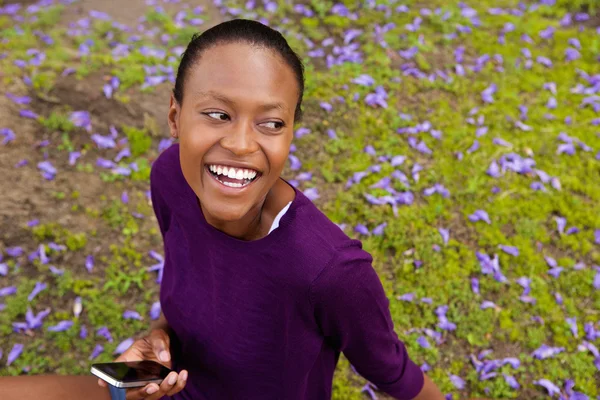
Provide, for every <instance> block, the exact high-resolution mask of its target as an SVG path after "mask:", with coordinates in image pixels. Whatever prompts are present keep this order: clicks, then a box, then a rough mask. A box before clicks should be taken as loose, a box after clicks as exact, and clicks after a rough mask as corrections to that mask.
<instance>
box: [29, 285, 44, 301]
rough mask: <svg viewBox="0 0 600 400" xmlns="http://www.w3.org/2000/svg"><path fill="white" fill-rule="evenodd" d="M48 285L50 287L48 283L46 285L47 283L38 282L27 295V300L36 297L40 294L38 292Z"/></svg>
mask: <svg viewBox="0 0 600 400" xmlns="http://www.w3.org/2000/svg"><path fill="white" fill-rule="evenodd" d="M47 287H48V285H46V284H45V283H42V282H36V283H35V287H34V288H33V290H32V291H31V293H30V294H29V296H27V300H29V301H31V300H33V299H34V298H35V296H37V295H38V293H40V292H41V291H42V290H44V289H46V288H47Z"/></svg>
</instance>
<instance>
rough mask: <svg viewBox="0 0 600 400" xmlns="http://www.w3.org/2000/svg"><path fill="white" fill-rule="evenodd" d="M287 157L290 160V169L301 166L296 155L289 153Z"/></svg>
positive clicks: (295, 169) (294, 169)
mask: <svg viewBox="0 0 600 400" xmlns="http://www.w3.org/2000/svg"><path fill="white" fill-rule="evenodd" d="M288 159H289V160H290V169H291V170H292V171H297V170H299V169H300V168H302V163H301V162H300V160H299V159H298V157H296V156H295V155H293V154H290V155H289V156H288Z"/></svg>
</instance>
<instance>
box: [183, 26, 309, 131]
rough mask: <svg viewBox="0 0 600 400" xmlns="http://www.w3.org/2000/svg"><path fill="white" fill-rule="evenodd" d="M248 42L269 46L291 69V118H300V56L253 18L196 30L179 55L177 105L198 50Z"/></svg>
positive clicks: (302, 92)
mask: <svg viewBox="0 0 600 400" xmlns="http://www.w3.org/2000/svg"><path fill="white" fill-rule="evenodd" d="M228 43H248V44H250V45H253V46H258V47H262V48H266V49H270V50H273V51H275V52H276V53H277V54H279V55H280V56H281V57H282V58H283V60H284V61H285V63H286V64H287V65H288V66H289V67H290V68H291V69H292V71H293V72H294V75H295V76H296V82H297V84H298V103H297V104H296V110H295V112H294V120H295V121H299V120H300V119H301V118H302V97H303V95H304V65H303V64H302V61H301V60H300V57H298V55H297V54H296V53H295V52H294V50H292V48H291V47H290V46H289V44H288V42H287V40H285V38H284V37H283V35H282V34H281V33H279V32H278V31H276V30H275V29H272V28H270V27H268V26H266V25H263V24H261V23H260V22H257V21H252V20H248V19H234V20H231V21H226V22H222V23H220V24H218V25H215V26H213V27H212V28H210V29H207V30H206V31H204V32H202V33H196V34H194V36H192V40H191V41H190V43H189V44H188V46H187V48H186V49H185V52H184V53H183V55H182V57H181V61H180V63H179V68H178V69H177V78H176V79H175V87H174V88H173V95H174V97H175V100H177V102H178V103H179V104H183V87H184V84H185V79H186V76H187V74H188V70H189V69H190V68H191V67H192V66H193V65H194V64H195V63H197V62H198V61H199V59H200V57H201V56H202V53H203V52H204V51H205V50H207V49H210V48H212V47H214V46H217V45H219V44H228Z"/></svg>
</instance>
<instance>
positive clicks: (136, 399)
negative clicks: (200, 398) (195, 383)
mask: <svg viewBox="0 0 600 400" xmlns="http://www.w3.org/2000/svg"><path fill="white" fill-rule="evenodd" d="M169 344H170V340H169V335H168V334H167V332H165V331H164V330H163V329H154V330H153V331H152V332H150V334H149V335H148V336H146V337H143V338H141V339H138V340H136V341H135V342H134V343H133V344H132V345H131V347H130V348H128V349H127V350H126V351H125V352H124V353H123V354H121V355H120V356H119V357H118V358H117V359H116V360H115V361H114V362H125V361H143V360H149V361H156V362H157V363H160V364H162V365H164V366H166V367H168V368H169V369H170V368H171V355H170V352H169ZM187 378H188V373H187V371H186V370H183V371H181V372H180V373H179V374H177V372H175V371H172V372H171V373H170V374H169V375H168V376H167V377H166V378H165V379H164V380H163V381H162V383H161V384H160V386H159V385H157V384H156V383H151V384H149V385H146V386H144V387H142V388H133V389H127V400H141V399H145V400H158V399H160V398H161V397H163V396H165V395H166V396H173V395H174V394H175V393H178V392H180V391H181V390H183V388H184V387H185V384H186V381H187ZM98 385H100V386H102V387H107V385H108V384H107V383H106V382H104V381H103V380H102V379H98Z"/></svg>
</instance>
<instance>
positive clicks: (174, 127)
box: [167, 93, 181, 139]
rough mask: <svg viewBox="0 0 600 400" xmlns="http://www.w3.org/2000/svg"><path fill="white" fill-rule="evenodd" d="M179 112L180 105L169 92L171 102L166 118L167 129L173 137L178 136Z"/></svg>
mask: <svg viewBox="0 0 600 400" xmlns="http://www.w3.org/2000/svg"><path fill="white" fill-rule="evenodd" d="M180 114H181V107H180V105H179V103H178V102H177V100H175V96H173V94H172V93H171V104H170V105H169V113H168V114H167V120H168V122H169V131H170V133H171V136H172V137H174V138H175V139H177V138H179V115H180Z"/></svg>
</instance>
